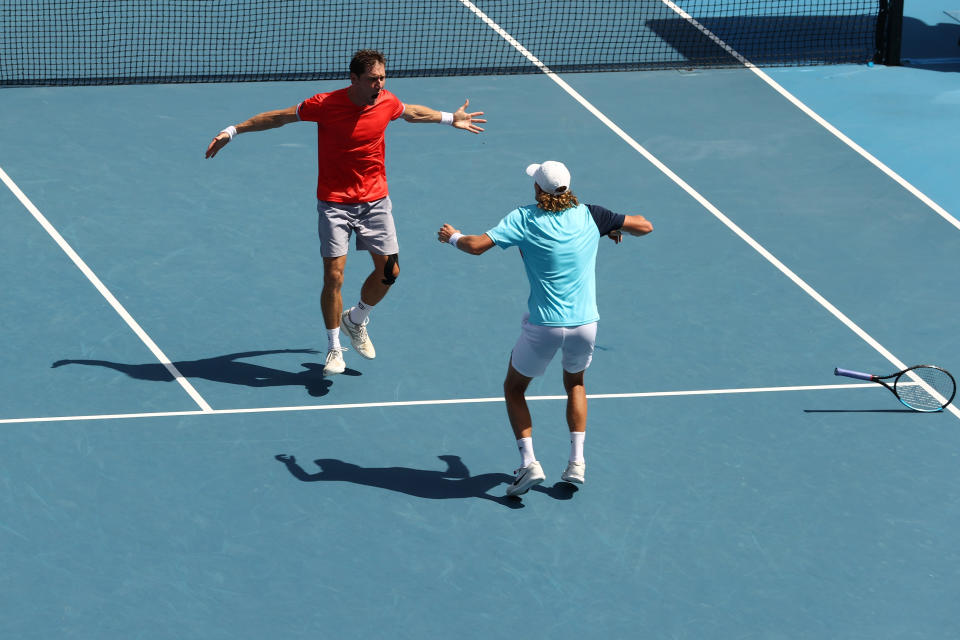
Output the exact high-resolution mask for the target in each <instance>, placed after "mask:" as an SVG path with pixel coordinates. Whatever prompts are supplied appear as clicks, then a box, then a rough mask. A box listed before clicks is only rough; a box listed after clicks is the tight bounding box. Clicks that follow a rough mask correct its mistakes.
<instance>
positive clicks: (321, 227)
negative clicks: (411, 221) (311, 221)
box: [317, 196, 400, 258]
mask: <svg viewBox="0 0 960 640" xmlns="http://www.w3.org/2000/svg"><path fill="white" fill-rule="evenodd" d="M317 213H318V214H319V220H318V223H317V231H318V233H319V234H320V255H321V256H323V257H324V258H339V257H340V256H345V255H347V251H348V250H349V249H350V235H351V234H352V233H356V234H357V241H356V242H357V249H360V250H361V251H370V252H371V253H376V254H379V255H382V256H389V255H393V254H395V253H400V246H399V245H398V244H397V230H396V227H395V226H394V224H393V205H392V204H391V202H390V196H386V197H384V198H381V199H380V200H374V201H373V202H360V203H357V204H350V203H344V202H326V201H324V200H318V201H317Z"/></svg>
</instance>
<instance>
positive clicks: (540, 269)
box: [487, 204, 622, 327]
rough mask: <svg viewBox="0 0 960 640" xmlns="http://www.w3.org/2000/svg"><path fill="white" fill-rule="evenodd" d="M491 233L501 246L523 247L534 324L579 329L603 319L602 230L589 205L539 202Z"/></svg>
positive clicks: (519, 210) (521, 209) (510, 215)
mask: <svg viewBox="0 0 960 640" xmlns="http://www.w3.org/2000/svg"><path fill="white" fill-rule="evenodd" d="M620 221H621V223H622V216H621V217H620ZM487 235H488V236H489V237H490V239H491V240H493V242H494V243H496V245H497V246H498V247H500V248H501V249H508V248H510V247H519V248H520V252H521V254H522V255H523V266H524V268H525V269H526V272H527V280H529V281H530V297H529V299H528V300H527V306H528V308H529V310H530V318H529V322H530V323H531V324H538V325H546V326H559V327H577V326H580V325H583V324H587V323H590V322H596V321H597V320H599V319H600V314H599V313H598V311H597V284H596V257H597V246H598V244H599V242H598V241H599V239H600V230H599V229H598V228H597V223H596V222H594V218H593V216H592V215H591V212H590V210H589V209H588V208H587V206H586V205H582V204H581V205H577V206H576V207H573V208H571V209H566V210H565V211H560V212H556V213H554V212H550V211H544V210H543V209H541V208H539V207H538V206H536V205H535V204H534V205H526V206H523V207H519V208H517V209H514V210H513V211H511V212H510V213H508V214H507V215H506V217H504V218H503V220H501V221H500V223H499V224H498V225H497V226H496V227H494V228H493V229H491V230H490V231H487Z"/></svg>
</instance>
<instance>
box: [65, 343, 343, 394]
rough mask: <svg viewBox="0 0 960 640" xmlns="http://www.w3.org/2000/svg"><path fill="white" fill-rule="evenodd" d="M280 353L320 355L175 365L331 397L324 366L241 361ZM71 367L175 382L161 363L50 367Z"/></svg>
mask: <svg viewBox="0 0 960 640" xmlns="http://www.w3.org/2000/svg"><path fill="white" fill-rule="evenodd" d="M277 353H308V354H314V353H319V352H318V351H314V350H313V349H271V350H266V351H244V352H241V353H231V354H228V355H225V356H217V357H214V358H204V359H202V360H181V361H180V362H174V363H173V366H175V367H176V368H177V371H179V372H180V373H181V374H183V376H184V377H186V378H203V379H204V380H211V381H213V382H223V383H226V384H238V385H243V386H247V387H286V386H289V387H303V388H304V389H306V391H307V393H309V394H310V395H311V396H314V397H320V396H325V395H327V393H329V391H330V387H331V386H332V385H333V383H332V382H331V381H330V380H328V379H327V378H325V377H324V375H323V365H322V364H320V363H316V362H304V363H302V364H301V365H300V366H302V367H304V369H305V370H304V371H297V372H291V371H283V370H282V369H274V368H273V367H265V366H263V365H259V364H253V363H250V362H242V361H241V359H242V358H255V357H257V356H264V355H271V354H277ZM68 364H83V365H88V366H96V367H106V368H108V369H113V370H115V371H119V372H121V373H125V374H126V375H128V376H130V377H131V378H136V379H137V380H153V381H155V382H172V381H173V375H172V374H171V373H170V371H169V370H167V368H166V367H165V366H163V365H162V364H161V363H159V362H156V363H149V364H125V363H122V362H109V361H107V360H58V361H57V362H54V363H53V365H51V366H52V367H54V368H57V367H62V366H64V365H68ZM342 375H347V376H359V375H361V373H360V372H359V371H356V370H354V369H347V370H346V371H344V372H343V374H342Z"/></svg>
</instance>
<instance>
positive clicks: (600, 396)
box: [0, 382, 882, 424]
mask: <svg viewBox="0 0 960 640" xmlns="http://www.w3.org/2000/svg"><path fill="white" fill-rule="evenodd" d="M840 389H844V390H846V389H878V390H879V389H882V387H880V386H879V385H877V384H876V383H873V382H869V383H853V384H818V385H806V386H791V387H747V388H741V389H690V390H685V391H641V392H637V393H597V394H589V393H588V394H587V398H588V399H590V400H605V399H612V398H672V397H678V396H708V395H730V394H740V393H778V392H785V391H832V390H840ZM566 399H567V396H565V395H551V396H528V397H527V401H542V400H566ZM489 402H503V398H501V397H496V398H452V399H447V400H396V401H390V402H356V403H349V404H325V405H303V406H296V407H253V408H244V409H210V410H208V411H155V412H150V413H114V414H103V415H88V416H48V417H43V418H3V419H0V424H24V423H36V422H72V421H77V420H123V419H128V418H170V417H179V416H215V415H236V414H241V413H284V412H290V411H330V410H335V409H375V408H383V407H417V406H433V405H449V404H481V403H489Z"/></svg>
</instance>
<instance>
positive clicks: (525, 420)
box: [503, 360, 546, 496]
mask: <svg viewBox="0 0 960 640" xmlns="http://www.w3.org/2000/svg"><path fill="white" fill-rule="evenodd" d="M532 379H533V378H528V377H527V376H525V375H523V374H521V373H520V372H519V371H517V370H516V369H514V368H513V362H512V360H511V362H510V365H509V366H508V368H507V377H506V379H505V380H504V381H503V397H504V400H505V401H506V404H507V417H508V418H510V426H511V427H512V428H513V435H514V437H515V438H516V439H517V447H518V448H519V449H520V468H519V469H517V471H516V477H515V478H514V480H513V483H512V484H511V485H510V486H509V487H507V495H508V496H519V495H523V494H524V493H526V492H527V491H529V490H530V487H533V486H535V485H538V484H540V483H541V482H543V481H544V479H545V478H546V476H545V475H544V473H543V469H542V468H541V467H540V463H539V462H537V459H536V456H534V453H533V424H532V421H531V419H530V408H529V407H528V406H527V398H526V391H527V387H528V386H529V385H530V381H531V380H532Z"/></svg>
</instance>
